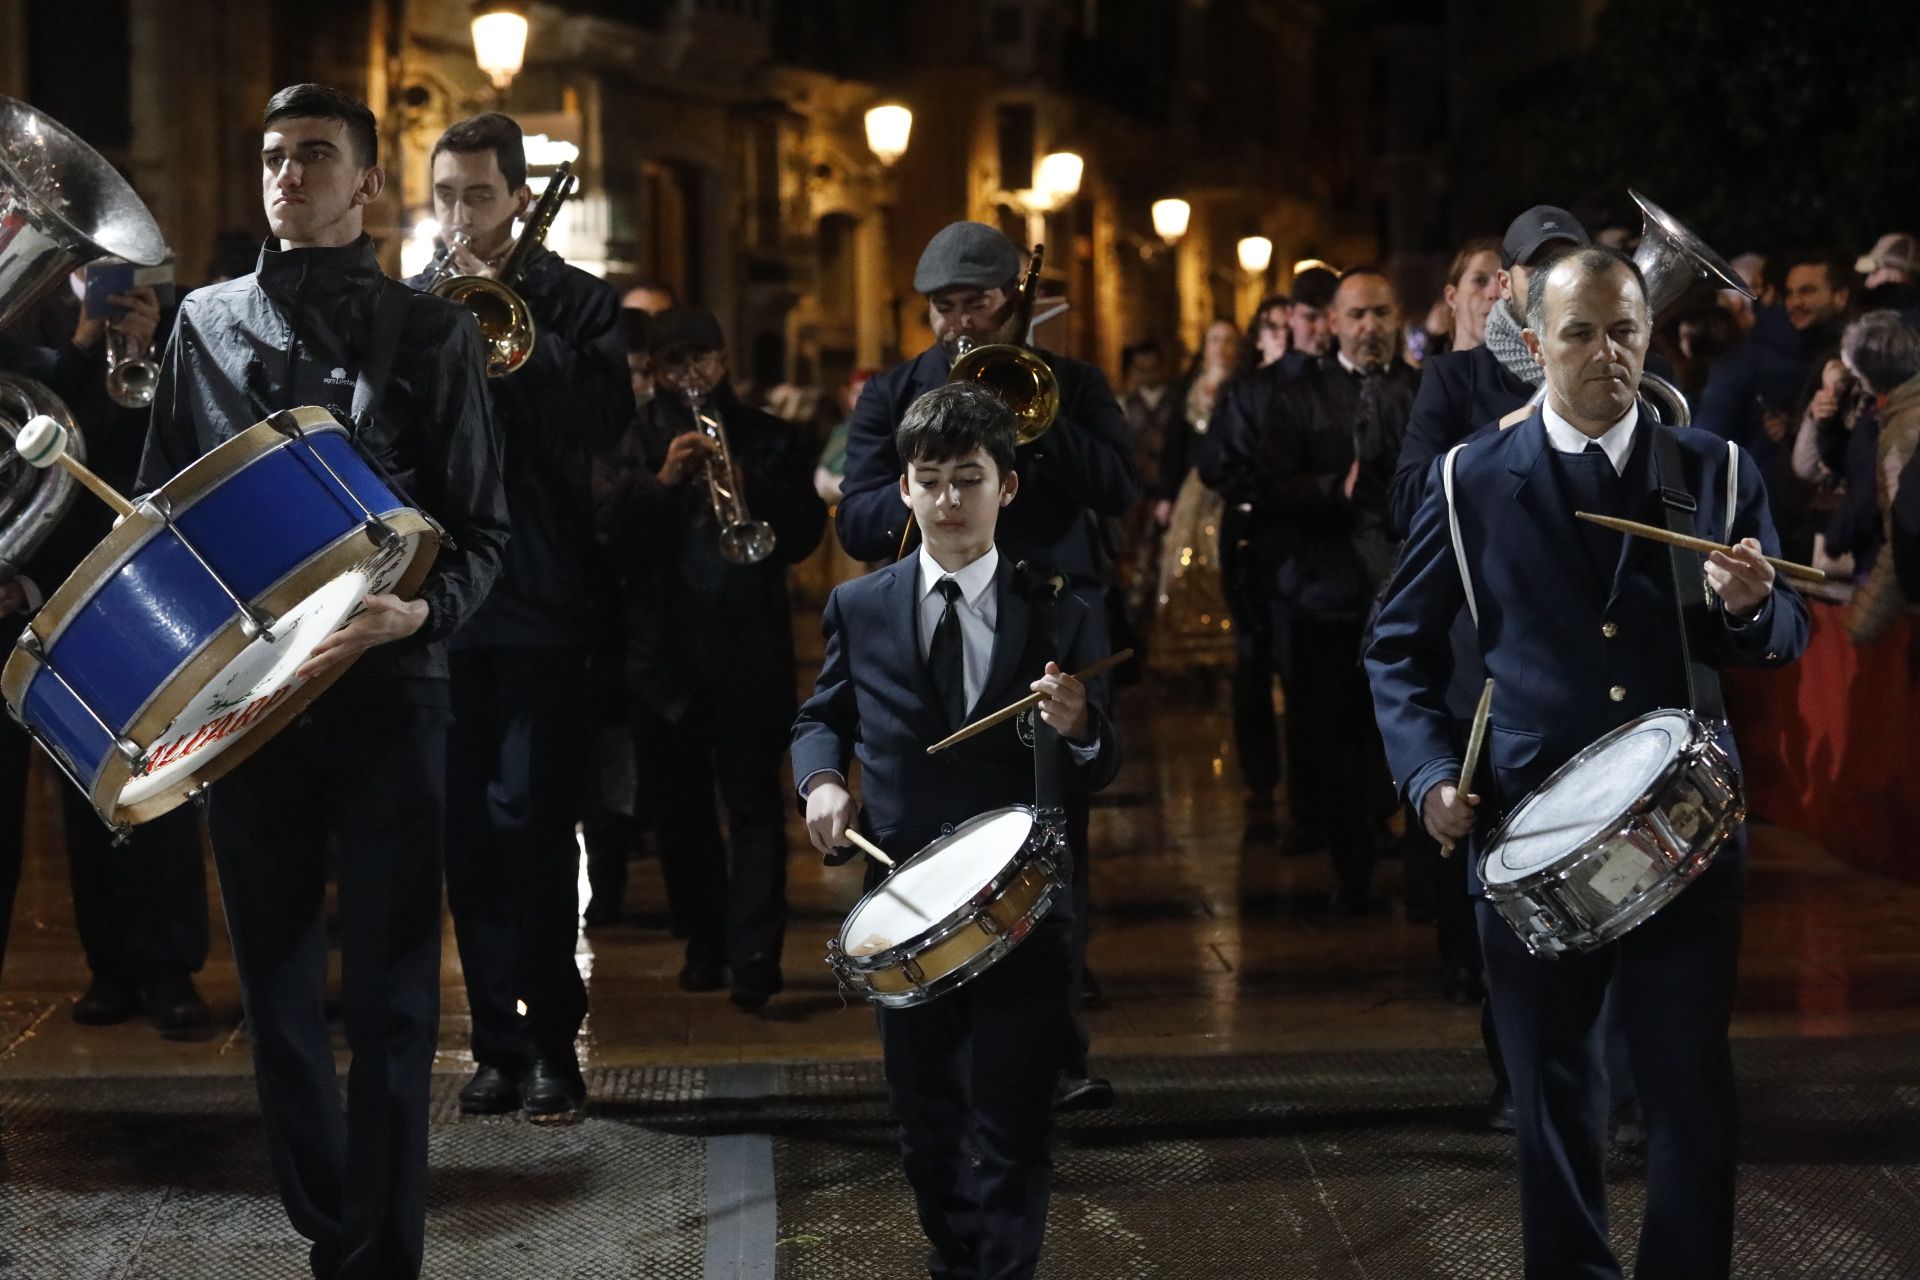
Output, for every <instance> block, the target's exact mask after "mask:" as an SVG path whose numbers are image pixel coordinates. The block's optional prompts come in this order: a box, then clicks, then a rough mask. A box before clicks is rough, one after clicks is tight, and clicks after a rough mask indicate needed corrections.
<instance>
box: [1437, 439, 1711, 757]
mask: <svg viewBox="0 0 1920 1280" xmlns="http://www.w3.org/2000/svg"><path fill="white" fill-rule="evenodd" d="M1643 421H1644V425H1645V426H1646V427H1647V428H1648V430H1649V431H1651V432H1652V438H1653V462H1654V476H1655V480H1656V483H1659V484H1660V511H1661V514H1662V516H1663V517H1664V519H1665V522H1666V526H1667V529H1668V530H1669V531H1671V532H1673V533H1684V534H1686V535H1687V536H1688V537H1697V536H1698V535H1697V534H1696V533H1695V531H1694V514H1695V513H1696V512H1697V511H1698V510H1699V504H1698V503H1696V502H1695V501H1694V500H1693V495H1692V494H1691V493H1689V492H1688V491H1687V490H1686V489H1685V488H1684V487H1680V488H1674V487H1669V486H1668V485H1667V484H1665V483H1664V481H1663V479H1662V478H1663V477H1666V476H1673V477H1675V478H1676V479H1680V478H1682V474H1683V473H1682V471H1681V467H1680V442H1679V438H1678V437H1677V436H1676V435H1675V434H1674V429H1673V428H1672V427H1669V426H1666V425H1665V424H1664V423H1660V422H1656V421H1654V420H1653V419H1652V418H1651V417H1648V418H1646V419H1644V420H1643ZM1466 447H1467V446H1466V445H1465V443H1461V444H1457V445H1455V446H1454V447H1453V448H1451V449H1449V450H1448V451H1447V455H1446V457H1445V458H1444V459H1443V460H1442V461H1441V464H1440V485H1441V488H1442V490H1443V491H1444V492H1445V494H1446V498H1447V533H1448V535H1449V537H1450V538H1451V540H1452V542H1453V557H1454V561H1455V563H1456V564H1457V565H1458V566H1459V570H1460V586H1461V589H1462V590H1463V591H1464V592H1465V594H1466V598H1467V612H1468V613H1469V614H1471V615H1472V617H1473V621H1474V625H1475V626H1478V625H1479V624H1480V608H1479V605H1478V603H1477V602H1476V601H1475V599H1474V594H1473V571H1472V568H1471V567H1470V566H1469V564H1468V562H1467V548H1466V543H1465V540H1464V539H1462V538H1461V536H1460V513H1459V511H1458V509H1457V508H1456V507H1455V504H1454V498H1453V465H1454V458H1455V456H1456V455H1458V454H1459V452H1460V451H1461V450H1462V449H1464V448H1466ZM1739 494H1740V448H1739V446H1738V445H1736V444H1733V443H1732V442H1731V441H1729V442H1728V444H1727V518H1726V522H1725V527H1724V529H1723V531H1722V535H1721V541H1722V542H1727V543H1731V542H1732V541H1733V516H1734V509H1735V506H1736V504H1737V502H1738V499H1739ZM1667 550H1668V552H1669V554H1668V557H1667V563H1668V567H1669V569H1670V571H1671V573H1672V575H1673V597H1674V603H1675V609H1676V611H1677V614H1678V621H1679V625H1680V657H1681V661H1682V662H1684V663H1685V664H1686V671H1687V702H1688V704H1689V705H1690V706H1691V707H1692V709H1693V711H1694V712H1695V713H1696V714H1698V715H1699V716H1701V717H1702V718H1704V719H1707V720H1713V721H1721V722H1724V721H1725V720H1726V718H1727V708H1726V702H1725V699H1724V698H1723V696H1722V694H1721V691H1720V673H1719V672H1718V671H1716V670H1714V668H1713V667H1712V666H1710V665H1709V664H1708V663H1706V662H1704V661H1702V660H1700V659H1699V658H1697V657H1696V656H1695V655H1696V654H1702V653H1712V652H1714V650H1715V649H1716V648H1717V647H1718V644H1717V636H1718V627H1717V626H1716V624H1715V620H1714V617H1713V606H1712V599H1713V598H1712V595H1711V593H1710V592H1709V590H1708V588H1707V586H1706V579H1705V573H1704V571H1703V569H1702V565H1703V563H1704V562H1703V561H1702V559H1701V557H1700V553H1699V552H1697V551H1688V550H1687V549H1685V548H1684V547H1671V546H1670V547H1668V548H1667Z"/></svg>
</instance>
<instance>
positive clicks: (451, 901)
mask: <svg viewBox="0 0 1920 1280" xmlns="http://www.w3.org/2000/svg"><path fill="white" fill-rule="evenodd" d="M432 175H433V203H434V212H435V214H436V216H437V217H438V218H439V219H440V225H441V226H442V228H444V229H445V232H446V234H447V236H448V238H449V244H450V249H449V253H448V257H449V259H450V263H451V266H450V269H451V270H452V271H454V272H457V273H459V274H462V275H468V276H478V277H486V278H492V277H494V276H495V274H496V273H497V272H498V271H499V270H500V268H501V266H502V265H503V260H504V259H505V258H506V256H507V254H508V253H509V252H510V251H513V249H514V240H513V224H514V220H515V219H516V218H524V217H525V216H526V215H527V211H528V208H529V206H530V205H531V203H532V200H533V193H532V191H531V190H530V189H529V188H528V186H527V156H526V150H525V147H524V144H523V143H522V141H521V137H520V126H519V125H517V124H515V123H514V122H513V120H512V119H510V118H509V117H507V116H504V115H500V114H498V113H497V112H489V113H486V114H484V115H478V116H474V117H473V118H472V119H469V120H462V121H460V122H459V123H458V124H456V125H454V126H453V127H452V128H450V129H448V130H447V131H446V132H445V133H444V134H442V135H441V136H440V140H439V141H438V142H437V143H435V144H434V149H433V157H432ZM432 274H433V273H432V272H428V273H424V274H422V275H420V276H416V277H414V278H413V279H412V280H409V281H408V282H407V283H408V284H410V285H412V286H414V287H415V288H425V287H427V286H428V285H429V284H430V283H431V279H430V277H431V276H432ZM507 283H508V286H509V287H510V288H511V289H512V290H513V291H514V292H515V293H516V294H518V295H519V296H520V297H521V298H522V299H524V300H525V302H526V304H527V308H528V310H529V311H530V312H531V313H532V316H533V326H534V334H535V337H536V340H535V343H534V347H533V351H532V353H531V354H530V355H529V356H528V357H527V360H526V363H524V364H523V365H521V366H520V368H518V369H517V370H515V371H513V372H512V373H509V374H506V375H505V376H503V377H496V378H489V379H488V381H487V391H488V394H489V396H490V398H491V399H492V402H493V410H494V420H495V422H496V423H498V424H499V429H500V432H501V443H502V447H503V450H504V481H505V485H506V492H507V509H508V512H509V513H510V517H511V523H512V529H513V538H512V540H511V541H510V542H509V543H508V544H507V550H506V558H505V560H504V561H503V563H502V565H501V571H500V578H499V581H497V582H495V583H494V586H493V591H492V592H491V594H489V595H488V597H487V600H486V603H485V604H483V605H482V606H481V607H480V610H479V611H478V612H477V613H475V614H474V616H473V617H472V619H470V620H469V621H468V623H467V625H466V626H465V627H463V628H462V629H461V631H460V633H459V635H457V636H455V637H454V639H453V642H452V645H451V646H450V648H451V655H450V662H451V668H452V692H453V721H454V733H453V735H452V737H451V738H450V739H449V742H448V746H449V749H450V754H449V755H448V758H447V799H448V804H447V904H448V906H449V908H450V909H451V910H452V913H453V925H454V934H455V936H456V937H457V938H458V940H459V947H460V967H461V969H462V971H463V972H464V974H465V975H466V983H467V1006H468V1009H469V1010H470V1012H471V1014H472V1017H473V1040H472V1043H473V1058H474V1063H475V1065H476V1069H475V1072H474V1075H473V1078H472V1079H471V1080H469V1081H468V1082H467V1084H466V1086H465V1087H464V1088H463V1089H461V1091H460V1109H461V1110H462V1111H465V1112H467V1113H469V1114H475V1115H493V1114H498V1113H500V1112H503V1111H512V1110H515V1109H516V1108H521V1107H524V1108H525V1110H526V1112H527V1114H528V1115H529V1116H532V1117H536V1118H540V1117H553V1116H563V1115H565V1114H566V1113H568V1112H571V1111H573V1110H575V1109H577V1108H578V1107H579V1106H580V1105H581V1104H582V1103H583V1102H584V1101H585V1100H586V1082H585V1081H584V1080H583V1079H582V1077H581V1074H580V1066H579V1061H578V1059H577V1057H576V1056H575V1053H574V1048H573V1040H574V1036H575V1034H576V1033H578V1031H579V1030H580V1024H581V1023H582V1021H583V1020H584V1019H585V1018H586V1013H587V989H586V984H585V982H583V981H582V979H581V977H580V969H579V966H578V965H576V964H575V963H574V955H573V953H574V942H575V938H576V936H577V935H578V933H579V924H580V919H579V917H580V908H579V903H578V900H577V897H578V889H577V882H578V880H579V875H578V864H579V857H580V854H579V846H578V845H577V844H576V843H575V841H574V824H575V823H576V822H577V821H578V820H579V818H580V815H581V807H582V802H583V800H584V796H585V790H584V787H583V784H582V781H581V779H582V774H583V768H584V763H585V761H586V760H587V759H588V758H589V756H588V754H587V752H586V751H585V749H584V744H585V743H586V742H587V739H588V734H587V731H586V723H585V720H586V713H585V707H584V703H585V696H586V695H585V680H586V663H587V650H588V646H589V643H590V641H591V639H592V636H593V617H592V613H593V603H594V602H593V594H592V593H593V580H592V575H591V570H590V565H591V562H592V558H593V554H594V530H593V504H592V495H591V488H590V480H589V476H590V471H591V465H592V458H593V456H594V454H595V453H597V452H599V451H601V450H604V449H606V448H608V447H609V446H611V445H612V443H613V441H614V439H615V438H616V437H617V436H618V435H619V434H620V432H621V431H622V430H623V429H624V428H625V427H626V425H627V422H628V420H629V419H630V418H631V417H632V414H633V393H632V391H631V390H630V387H629V383H628V378H627V370H626V355H625V351H624V348H623V344H622V342H621V338H620V307H619V299H618V297H617V295H616V294H615V293H614V291H613V288H612V287H611V286H610V285H608V284H607V283H605V282H604V281H601V280H597V279H595V278H594V277H592V276H590V275H588V274H587V273H586V272H584V271H582V270H580V269H579V268H578V267H573V266H569V265H567V264H566V263H565V262H563V261H561V259H560V256H559V255H558V254H555V253H553V252H552V251H551V250H549V249H547V248H546V247H544V246H543V245H539V244H534V243H528V244H527V245H525V246H523V247H522V248H521V249H520V250H518V252H517V257H516V261H515V262H514V264H513V278H512V279H511V280H510V281H508V282H507Z"/></svg>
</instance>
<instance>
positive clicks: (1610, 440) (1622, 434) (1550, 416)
mask: <svg viewBox="0 0 1920 1280" xmlns="http://www.w3.org/2000/svg"><path fill="white" fill-rule="evenodd" d="M1540 418H1541V421H1543V422H1544V423H1546V427H1547V443H1548V444H1550V445H1552V446H1553V447H1554V448H1555V449H1556V450H1557V451H1559V452H1560V453H1584V452H1585V451H1586V448H1587V442H1588V441H1589V440H1592V439H1593V437H1592V436H1589V435H1587V434H1586V433H1585V432H1584V431H1582V430H1580V428H1578V427H1576V426H1574V425H1573V424H1572V423H1571V422H1568V421H1567V420H1566V419H1565V418H1563V417H1561V416H1560V415H1559V414H1558V413H1556V412H1555V411H1554V408H1553V402H1552V401H1551V400H1550V399H1542V400H1541V401H1540ZM1639 421H1640V404H1639V402H1638V401H1635V402H1634V403H1633V404H1632V405H1630V406H1629V407H1628V409H1627V411H1626V412H1625V413H1624V414H1622V415H1621V416H1620V419H1619V421H1617V422H1615V423H1614V424H1613V425H1612V426H1610V427H1608V428H1607V429H1606V430H1605V431H1604V432H1602V433H1601V435H1600V438H1599V440H1598V441H1597V443H1598V444H1599V446H1600V448H1601V449H1602V450H1603V451H1604V452H1605V453H1606V455H1607V461H1609V462H1611V463H1613V470H1614V474H1615V475H1625V474H1626V471H1627V458H1628V457H1629V456H1630V455H1631V454H1632V453H1633V429H1634V427H1635V426H1637V425H1638V424H1639Z"/></svg>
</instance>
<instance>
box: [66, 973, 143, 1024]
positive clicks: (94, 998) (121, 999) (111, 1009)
mask: <svg viewBox="0 0 1920 1280" xmlns="http://www.w3.org/2000/svg"><path fill="white" fill-rule="evenodd" d="M138 1012H140V992H139V990H138V989H137V988H136V987H135V986H134V985H133V984H132V983H131V982H121V981H120V980H119V979H117V978H95V979H94V980H93V981H92V982H90V983H88V984H87V992H86V994H85V995H83V996H81V997H80V998H79V999H78V1000H75V1001H74V1002H73V1020H74V1021H75V1022H77V1023H79V1024H80V1025H81V1026H83V1027H111V1026H114V1025H116V1024H118V1023H122V1022H125V1021H126V1020H127V1019H128V1018H131V1017H132V1016H133V1015H134V1014H136V1013H138Z"/></svg>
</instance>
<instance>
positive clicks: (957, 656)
mask: <svg viewBox="0 0 1920 1280" xmlns="http://www.w3.org/2000/svg"><path fill="white" fill-rule="evenodd" d="M933 587H934V590H936V591H938V592H939V593H940V594H941V596H943V597H944V598H945V599H946V602H947V607H946V608H945V609H944V610H942V611H941V614H940V621H939V622H937V623H935V624H934V628H933V643H932V644H931V645H929V646H928V647H927V674H928V675H930V676H932V677H933V687H934V688H935V689H936V690H938V691H939V693H940V705H941V707H942V708H943V709H945V711H946V713H947V723H948V724H950V725H952V726H954V727H955V728H958V727H959V725H960V722H961V720H962V719H963V718H964V717H965V716H966V714H967V656H966V644H965V642H964V641H963V640H962V639H961V638H960V610H959V607H958V606H959V603H960V584H959V583H957V582H955V581H954V580H953V579H952V578H942V579H940V581H938V582H936V583H934V584H933Z"/></svg>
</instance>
